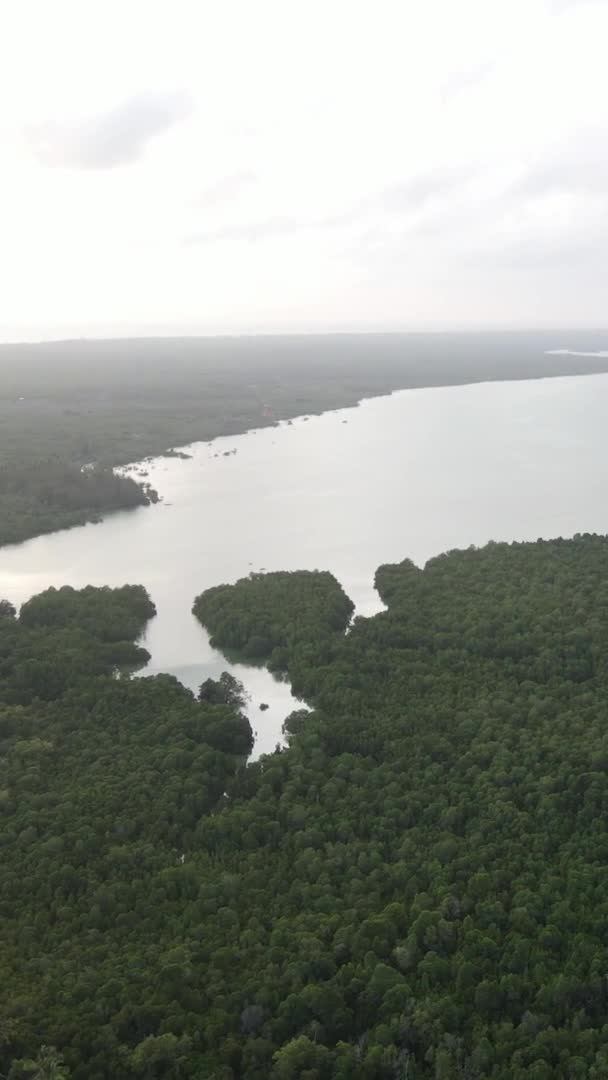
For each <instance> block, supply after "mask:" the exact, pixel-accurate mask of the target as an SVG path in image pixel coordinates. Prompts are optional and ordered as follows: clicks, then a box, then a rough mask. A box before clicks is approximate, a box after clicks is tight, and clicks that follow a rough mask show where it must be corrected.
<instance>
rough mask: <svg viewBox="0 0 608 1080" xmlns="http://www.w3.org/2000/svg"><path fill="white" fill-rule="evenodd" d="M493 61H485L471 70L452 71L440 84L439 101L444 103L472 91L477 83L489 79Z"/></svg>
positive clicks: (492, 69) (493, 66)
mask: <svg viewBox="0 0 608 1080" xmlns="http://www.w3.org/2000/svg"><path fill="white" fill-rule="evenodd" d="M495 66H496V65H495V64H494V61H493V60H486V61H484V62H483V63H482V64H478V65H477V66H476V67H473V68H465V69H463V70H462V71H453V72H452V73H451V74H450V75H448V77H447V79H444V81H443V83H442V84H441V90H440V94H441V100H442V101H443V102H444V103H445V102H448V101H451V100H452V98H455V97H457V96H458V95H459V94H464V93H465V92H466V91H467V90H472V89H473V88H474V87H476V86H478V85H479V83H481V82H484V80H485V79H487V78H489V76H490V75H491V74H492V72H493V71H494V70H495Z"/></svg>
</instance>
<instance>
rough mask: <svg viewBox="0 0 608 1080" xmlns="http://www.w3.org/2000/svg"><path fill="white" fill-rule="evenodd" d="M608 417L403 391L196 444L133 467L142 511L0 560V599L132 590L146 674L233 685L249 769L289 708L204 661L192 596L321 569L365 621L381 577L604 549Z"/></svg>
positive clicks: (585, 390)
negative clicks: (400, 568) (387, 572)
mask: <svg viewBox="0 0 608 1080" xmlns="http://www.w3.org/2000/svg"><path fill="white" fill-rule="evenodd" d="M607 416H608V375H594V376H577V377H569V378H557V379H545V380H539V381H526V382H505V383H483V384H476V385H473V386H452V387H445V388H433V389H424V390H405V391H401V392H399V393H396V394H394V395H392V396H391V397H385V398H373V399H371V400H369V401H365V402H363V403H362V404H361V405H360V406H359V407H358V408H354V409H345V410H341V411H339V412H333V413H326V414H324V415H323V416H320V417H311V418H310V419H308V420H306V419H304V418H301V419H298V420H294V421H293V422H292V423H282V424H280V425H279V426H277V427H274V428H265V429H263V430H260V431H256V432H249V433H248V434H245V435H240V436H237V437H231V438H223V439H217V440H215V441H214V442H213V443H212V444H206V443H197V444H195V445H194V446H193V447H191V448H188V452H189V453H191V454H192V458H191V459H190V460H186V461H184V460H181V459H176V458H159V459H155V460H154V461H153V462H148V463H146V464H145V465H144V466H143V468H145V469H146V471H148V473H149V480H150V482H151V483H152V484H153V486H154V487H156V488H157V489H158V491H159V492H160V494H161V496H162V498H163V501H162V502H161V503H159V504H157V505H156V506H151V507H145V508H141V509H137V510H135V511H130V512H124V513H118V514H114V515H111V516H110V517H108V518H107V519H106V520H105V521H104V522H103V523H102V524H100V525H87V526H84V527H83V528H77V529H71V530H67V531H63V532H59V533H54V534H52V535H50V536H45V537H38V538H36V539H35V540H30V541H28V542H26V543H25V544H21V545H18V546H15V547H11V548H4V549H2V550H0V596H6V597H7V598H8V599H10V600H12V601H13V602H14V603H17V604H19V603H21V602H22V601H24V600H25V599H27V598H28V597H29V596H31V595H32V594H34V593H36V592H40V591H41V590H42V589H44V588H47V587H48V586H49V585H55V586H59V585H62V584H66V583H67V584H71V585H74V586H77V587H78V586H82V585H85V584H89V583H90V584H95V585H100V584H110V585H120V584H124V583H125V582H139V583H142V584H143V585H145V586H146V588H147V589H148V590H149V592H150V594H151V596H152V598H153V600H154V602H155V603H156V605H157V609H158V614H157V616H156V618H154V619H153V620H152V621H151V622H150V624H149V626H148V629H147V632H146V634H145V638H144V643H145V645H146V647H147V648H148V649H149V651H150V652H151V654H152V660H151V663H150V665H149V667H148V668H147V669H146V671H147V672H157V671H169V672H172V673H173V674H175V675H176V676H177V677H178V678H180V679H181V680H182V681H183V682H184V683H185V684H186V685H188V686H190V687H192V688H196V687H198V685H200V683H201V682H202V681H203V679H204V678H206V677H207V676H208V675H215V676H217V675H218V674H219V673H220V672H221V671H222V670H225V669H228V670H231V671H233V673H234V674H235V675H236V676H237V677H238V678H240V679H242V681H243V682H244V683H245V686H246V689H247V690H248V692H249V694H250V695H251V700H250V705H249V715H250V718H251V722H252V726H253V728H254V730H256V731H257V733H258V735H257V741H256V748H255V752H254V756H256V755H259V754H260V753H263V752H266V751H268V750H272V749H273V748H274V746H275V745H276V743H277V742H278V741H280V739H281V724H282V721H283V719H284V717H285V716H286V715H287V713H289V712H290V711H291V710H292V709H293V708H296V707H297V706H298V703H297V702H296V701H295V700H294V699H293V697H292V696H291V692H290V689H289V685H288V684H287V683H284V682H279V681H278V680H276V679H274V678H273V677H272V676H271V675H270V674H269V673H268V672H267V671H266V670H265V669H264V668H254V667H249V666H244V665H233V664H230V663H228V661H227V660H226V659H225V658H224V657H223V656H222V655H221V654H220V653H218V652H217V651H216V650H214V649H212V648H211V646H210V645H209V640H208V637H207V635H206V633H205V632H204V631H203V630H202V629H201V627H200V626H199V625H198V623H197V622H196V620H195V619H194V617H193V616H192V614H191V607H192V602H193V600H194V597H195V596H196V595H197V594H198V593H199V592H201V591H202V590H203V589H205V588H208V587H209V586H211V585H216V584H219V583H221V582H226V581H227V582H230V581H235V580H236V579H237V578H239V577H242V576H243V575H246V574H248V573H250V572H251V571H252V570H261V569H267V570H277V569H285V570H295V569H315V568H319V569H328V570H331V571H332V572H333V573H334V574H335V575H336V577H337V578H338V579H339V580H340V581H341V582H342V584H343V586H344V588H345V589H346V591H347V592H348V594H349V595H350V596H351V597H352V599H353V600H354V601H355V603H356V605H357V611H358V613H359V614H363V615H370V614H373V613H374V612H375V611H377V610H379V608H380V606H381V605H380V603H379V599H378V596H377V594H376V593H375V591H374V588H373V576H374V571H375V569H376V567H377V566H378V565H379V564H380V563H382V562H393V561H399V560H401V559H403V558H405V557H406V556H408V557H410V558H412V559H414V560H415V561H416V562H417V563H419V564H423V563H424V562H425V561H426V560H427V559H428V558H429V557H430V556H432V555H435V554H437V553H439V552H441V551H444V550H447V549H450V548H453V547H467V546H468V545H469V544H483V543H485V542H486V541H487V540H489V539H495V540H526V539H536V538H537V537H539V536H542V537H546V538H549V537H553V536H558V535H559V536H570V535H572V534H573V533H575V532H587V531H590V532H606V531H608V499H607V491H608V430H607V425H606V417H607ZM234 450H236V453H229V454H228V456H224V455H225V452H228V451H234ZM261 702H266V703H268V704H269V706H270V708H269V709H268V711H266V712H260V710H259V705H260V703H261Z"/></svg>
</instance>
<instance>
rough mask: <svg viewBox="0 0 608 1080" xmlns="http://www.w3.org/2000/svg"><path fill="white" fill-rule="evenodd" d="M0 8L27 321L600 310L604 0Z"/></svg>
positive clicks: (70, 2) (10, 222)
mask: <svg viewBox="0 0 608 1080" xmlns="http://www.w3.org/2000/svg"><path fill="white" fill-rule="evenodd" d="M558 7H559V11H558V10H557V8H558ZM3 15H4V19H3V45H4V55H3V65H2V67H1V68H0V175H1V176H2V193H3V198H2V201H1V202H0V236H1V237H2V245H1V248H0V295H2V298H3V315H2V321H3V322H4V323H5V324H7V326H8V324H9V323H11V324H13V325H16V324H19V325H20V326H21V327H24V328H25V329H24V330H23V333H24V334H26V336H27V335H28V334H31V335H34V336H37V335H38V334H39V333H42V332H43V331H44V332H46V331H48V328H52V326H53V325H56V326H61V328H62V330H63V331H64V332H65V331H66V330H67V331H69V328H73V331H74V332H79V333H81V332H87V330H89V329H91V330H93V329H94V331H95V332H97V333H99V332H100V330H103V329H104V328H106V329H107V331H108V332H113V331H114V332H115V331H116V330H117V329H125V328H126V329H128V330H132V331H135V332H137V331H140V330H145V329H146V328H147V327H148V326H150V325H152V324H154V325H158V324H162V325H163V326H164V327H167V328H170V329H172V330H174V331H175V332H178V331H179V330H180V329H188V331H189V332H192V331H193V330H200V331H202V332H204V331H205V330H207V329H208V330H213V331H217V330H228V331H229V330H232V329H238V330H239V331H242V330H246V329H248V328H251V329H260V328H265V329H273V328H277V329H278V328H281V329H284V328H285V327H286V326H287V327H289V326H291V327H293V328H294V329H298V328H314V327H315V326H318V327H331V326H333V325H339V326H342V327H344V326H353V327H357V326H365V325H375V326H377V325H386V326H387V327H397V326H408V325H417V324H418V323H424V324H425V325H438V326H440V325H441V326H445V325H449V324H458V325H462V324H470V325H474V324H476V323H480V324H484V325H487V324H488V323H491V322H492V321H495V322H499V323H501V324H506V323H508V324H517V323H529V322H532V323H543V324H545V325H546V324H548V323H551V322H560V323H564V322H570V323H576V322H584V321H585V320H590V321H592V322H594V323H596V324H597V323H600V322H602V321H605V315H604V310H605V304H604V298H603V290H602V289H601V287H600V282H599V281H598V278H599V277H601V260H600V257H599V256H598V252H600V251H601V250H602V246H603V244H604V243H605V240H606V239H607V237H606V231H607V230H606V227H605V225H604V222H605V221H606V220H608V215H607V214H606V210H607V205H606V201H605V195H604V192H605V191H606V190H607V185H606V180H607V179H608V175H607V174H608V165H607V161H606V152H605V147H606V146H607V145H608V115H607V110H606V101H607V100H608V93H607V91H608V71H607V70H606V65H605V59H604V48H605V41H606V40H607V39H608V5H607V4H606V3H605V2H597V0H596V2H593V0H588V2H586V3H580V2H578V3H576V2H575V3H568V4H564V3H561V2H560V3H559V4H558V5H556V4H555V3H554V2H553V0H511V2H510V3H509V4H505V3H503V0H461V2H460V3H459V4H457V5H456V4H453V2H452V0H378V2H377V3H376V4H374V5H370V4H369V2H368V0H332V3H331V4H327V3H325V2H324V0H309V2H308V3H307V4H305V5H303V4H298V3H296V2H295V0H258V2H257V3H256V4H250V3H249V2H248V0H222V2H220V0H208V2H206V3H205V4H200V3H199V2H198V0H176V2H175V3H174V4H172V5H167V4H166V3H165V2H164V0H145V2H144V0H130V2H129V4H124V3H122V2H121V0H104V2H102V0H90V3H88V4H86V5H83V4H82V3H80V2H79V0H55V2H54V3H53V4H52V5H50V4H48V3H46V0H20V2H17V0H7V4H6V5H5V9H4V11H3ZM24 56H27V58H28V62H27V64H24V63H23V57H24ZM167 87H171V88H179V89H177V90H176V89H172V90H167V89H166V88H167ZM163 88H165V89H163ZM117 103H118V104H117ZM50 165H52V166H53V168H49V167H48V166H50ZM532 298H534V299H532ZM28 327H29V330H28ZM0 336H2V331H1V330H0ZM4 336H5V337H6V336H10V331H9V330H8V329H6V330H5V331H4Z"/></svg>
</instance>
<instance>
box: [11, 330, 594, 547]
mask: <svg viewBox="0 0 608 1080" xmlns="http://www.w3.org/2000/svg"><path fill="white" fill-rule="evenodd" d="M607 347H608V331H600V330H588V331H581V330H573V331H570V332H566V331H564V330H555V331H552V330H542V331H534V332H532V331H526V332H523V331H510V332H494V331H487V332H481V333H470V332H459V333H445V332H441V333H386V334H375V333H374V334H310V335H291V336H257V337H213V338H212V337H206V338H202V337H201V338H198V337H186V338H134V339H117V340H97V341H94V340H91V341H87V340H78V341H59V342H47V343H38V344H15V345H0V440H1V441H0V445H1V446H2V458H1V462H0V518H1V519H2V520H3V528H2V529H0V544H1V543H7V542H13V541H18V540H22V539H25V538H26V537H28V536H35V535H37V534H39V533H42V532H48V531H52V530H54V529H56V528H61V527H64V526H66V525H73V524H79V523H82V522H84V521H88V520H91V519H92V518H97V517H99V515H100V514H102V515H103V513H105V512H107V511H108V510H112V509H122V508H125V507H127V506H131V505H138V504H139V503H140V502H141V501H142V496H141V494H140V493H138V492H137V491H136V490H129V491H127V490H126V489H121V490H118V489H116V491H114V490H113V489H112V486H111V484H110V483H109V481H108V475H107V471H105V470H107V469H108V468H110V467H113V466H115V465H120V464H125V463H127V462H132V461H137V460H141V459H142V458H144V457H147V456H149V455H156V454H161V453H163V452H165V451H167V450H168V449H170V448H174V447H177V446H184V445H187V444H188V443H191V442H195V441H199V440H201V441H203V440H210V439H213V438H216V437H217V436H219V435H234V434H239V433H241V432H244V431H247V430H248V429H251V428H257V427H263V426H267V425H269V424H272V423H275V422H276V421H277V420H280V419H288V418H290V417H294V416H301V415H306V414H314V413H322V412H325V411H327V410H330V409H338V408H344V407H347V406H351V405H354V404H356V403H357V402H358V401H360V400H361V399H362V398H365V397H373V396H377V395H381V394H389V393H392V392H393V391H395V390H402V389H406V388H409V387H428V386H447V385H454V384H461V383H474V382H483V381H501V380H508V379H530V378H544V377H548V376H557V375H581V374H597V373H599V372H606V371H608V355H606V349H607ZM602 353H603V354H604V355H602ZM595 354H600V355H595ZM49 461H52V467H49V465H48V463H49ZM58 462H59V463H61V469H58V468H57V463H58ZM91 462H97V463H99V470H98V471H97V472H93V473H92V474H91V477H90V479H89V481H88V483H87V485H85V487H86V491H83V484H82V482H81V481H80V480H79V478H78V476H77V473H79V472H80V469H81V467H82V465H85V464H90V463H91ZM58 476H61V477H62V479H61V481H60V482H59V481H58V479H57V478H58ZM70 476H71V480H70ZM131 483H133V482H132V481H131ZM98 484H99V485H102V490H97V487H98ZM30 489H31V495H32V497H31V499H30V498H29V495H28V492H29V491H30ZM41 494H43V495H44V498H41ZM143 501H145V499H144V500H143Z"/></svg>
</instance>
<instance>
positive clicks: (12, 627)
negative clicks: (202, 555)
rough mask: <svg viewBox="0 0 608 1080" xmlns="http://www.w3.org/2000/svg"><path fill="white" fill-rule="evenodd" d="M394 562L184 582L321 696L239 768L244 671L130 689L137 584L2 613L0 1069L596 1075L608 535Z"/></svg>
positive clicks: (244, 1074)
mask: <svg viewBox="0 0 608 1080" xmlns="http://www.w3.org/2000/svg"><path fill="white" fill-rule="evenodd" d="M376 582H377V587H378V589H379V591H380V594H381V596H382V598H383V600H384V602H385V604H386V605H387V609H386V611H384V612H382V613H381V614H379V615H376V616H375V617H373V618H370V619H361V618H356V619H355V620H354V622H353V623H352V625H350V626H349V628H348V629H346V627H347V624H348V622H349V618H350V607H349V604H348V601H346V598H344V596H343V593H342V590H341V588H340V586H339V584H338V583H337V582H336V581H335V580H334V579H332V578H331V576H330V575H326V574H310V575H302V574H294V575H291V574H283V575H268V576H267V577H264V576H259V575H256V576H255V577H254V578H252V579H243V581H241V582H238V583H237V584H236V585H233V586H223V587H222V588H221V589H220V590H219V591H218V590H209V591H208V592H207V593H203V594H202V595H201V597H199V598H198V600H197V601H196V610H197V613H198V615H199V617H200V618H201V619H202V620H203V621H204V622H205V623H206V624H207V625H209V627H210V628H211V631H212V633H213V635H214V638H215V639H216V640H218V641H222V642H226V644H228V645H230V646H231V647H233V646H234V645H236V646H237V647H239V648H243V647H246V646H247V643H248V642H250V639H251V637H252V635H255V632H256V627H257V624H256V620H255V611H256V609H257V610H259V613H260V619H259V629H260V638H261V639H262V640H263V647H262V644H261V643H260V642H256V645H255V653H256V655H257V656H260V655H262V654H263V656H264V657H265V658H267V659H268V660H270V661H271V662H273V663H274V662H275V661H276V662H277V664H279V666H281V667H283V668H284V669H285V670H286V671H287V672H288V673H289V676H290V678H291V679H292V682H293V684H294V687H297V688H298V691H299V692H300V693H302V694H304V696H305V698H306V700H307V701H308V703H309V704H310V705H311V706H312V707H313V711H312V712H311V713H309V714H306V715H304V714H295V715H294V716H293V717H292V718H291V720H290V722H289V739H288V742H289V745H288V747H287V748H285V749H283V750H280V751H277V752H276V753H274V754H271V755H268V756H265V757H262V758H261V759H260V760H258V761H256V762H255V763H253V764H249V765H245V764H244V762H245V757H246V755H247V753H248V750H249V747H250V746H251V730H250V727H249V724H248V722H247V720H246V719H245V718H244V716H243V715H242V697H241V694H240V691H239V687H238V686H235V685H234V684H233V683H232V681H231V680H230V679H229V678H225V679H223V680H220V682H219V683H215V684H214V683H212V682H211V683H206V684H204V685H203V687H202V688H201V692H200V695H199V697H198V698H197V697H195V696H194V695H193V694H191V693H190V692H189V691H188V690H186V689H184V688H183V687H182V686H181V685H180V684H179V683H178V682H177V681H176V680H175V679H173V678H171V677H169V676H155V677H151V678H140V677H129V675H128V670H129V669H132V668H133V667H134V666H136V664H137V663H138V662H139V663H141V661H142V659H143V655H142V652H141V647H140V646H138V645H137V644H136V643H135V642H136V639H137V636H138V634H139V632H140V630H141V628H142V626H143V624H144V622H145V620H146V619H147V618H149V617H151V616H152V614H153V608H152V605H151V603H150V601H149V599H148V598H147V596H146V594H145V592H144V590H142V589H140V588H138V587H137V586H129V587H127V588H126V589H123V590H96V589H89V590H85V591H84V592H74V591H73V590H58V591H55V592H53V591H49V592H47V593H46V594H42V596H41V597H39V598H35V599H34V600H32V601H31V602H30V603H29V604H28V605H25V606H24V608H23V609H22V612H21V614H20V616H19V617H18V618H17V617H16V615H15V613H14V611H13V609H12V608H11V605H10V603H8V602H7V603H5V604H3V605H1V606H0V701H1V702H2V705H1V706H0V743H1V745H0V844H1V847H2V873H1V874H0V915H1V920H0V975H1V978H0V1073H2V1074H4V1075H5V1076H8V1077H10V1078H11V1080H16V1078H24V1077H34V1076H38V1077H51V1076H54V1077H61V1076H69V1077H70V1078H71V1080H114V1078H116V1077H121V1078H125V1080H130V1078H134V1080H136V1078H139V1077H141V1078H157V1077H158V1078H161V1077H162V1078H181V1077H184V1078H193V1080H211V1078H212V1077H213V1078H215V1080H295V1078H298V1080H333V1078H337V1080H395V1078H397V1080H402V1078H407V1080H454V1078H456V1080H457V1078H463V1080H464V1078H466V1080H485V1078H491V1080H530V1078H531V1080H552V1078H556V1080H571V1078H575V1080H578V1078H580V1080H583V1078H587V1077H589V1078H591V1080H603V1078H605V1077H606V1076H608V1029H607V1026H606V1010H607V1006H608V956H607V952H606V941H607V928H608V891H607V888H606V872H605V866H606V860H607V858H608V826H607V822H608V817H607V815H606V809H607V807H608V735H607V728H606V709H607V705H608V660H607V657H608V539H607V538H605V537H599V536H590V535H585V536H578V537H575V538H574V539H573V540H567V541H566V540H556V541H551V542H543V541H538V542H537V543H534V544H509V545H507V544H490V545H488V546H487V547H485V548H483V549H481V550H474V549H471V550H467V551H455V552H449V553H448V554H446V555H443V556H440V557H439V558H436V559H432V560H431V561H430V562H429V563H428V564H427V566H426V567H425V568H424V569H423V570H420V569H418V568H417V567H415V566H414V565H413V564H412V563H411V562H409V561H407V560H406V561H404V562H403V563H400V564H399V565H392V566H384V567H381V568H380V569H379V570H378V573H377V579H376ZM9 599H10V598H9ZM277 650H279V656H278V657H277ZM279 661H280V663H279ZM52 1069H55V1071H54V1072H52V1071H51V1070H52ZM45 1070H46V1071H45Z"/></svg>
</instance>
